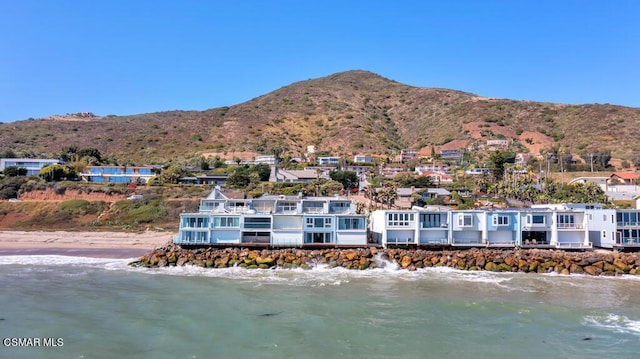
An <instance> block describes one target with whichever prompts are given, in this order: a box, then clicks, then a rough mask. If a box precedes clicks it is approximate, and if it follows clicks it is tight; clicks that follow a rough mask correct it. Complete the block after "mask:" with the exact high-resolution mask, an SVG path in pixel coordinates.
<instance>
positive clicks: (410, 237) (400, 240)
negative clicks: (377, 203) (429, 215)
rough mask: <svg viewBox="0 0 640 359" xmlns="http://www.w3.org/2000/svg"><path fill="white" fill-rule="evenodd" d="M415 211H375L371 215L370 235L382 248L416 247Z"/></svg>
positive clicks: (416, 216)
mask: <svg viewBox="0 0 640 359" xmlns="http://www.w3.org/2000/svg"><path fill="white" fill-rule="evenodd" d="M417 218H418V213H417V211H416V210H411V209H407V210H377V211H373V212H372V213H371V232H372V233H371V235H372V239H373V240H374V242H376V243H380V244H381V245H382V246H383V247H388V246H398V245H402V246H408V245H417V243H418V242H417V238H418V233H417V232H418V226H417V223H418V222H417Z"/></svg>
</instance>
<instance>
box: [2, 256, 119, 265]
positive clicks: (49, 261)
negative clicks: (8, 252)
mask: <svg viewBox="0 0 640 359" xmlns="http://www.w3.org/2000/svg"><path fill="white" fill-rule="evenodd" d="M129 262H131V259H113V258H94V257H75V256H61V255H18V256H0V265H31V266H57V265H65V266H74V265H79V266H82V265H90V266H96V265H98V266H101V265H117V266H120V265H123V264H124V265H126V264H127V263H129Z"/></svg>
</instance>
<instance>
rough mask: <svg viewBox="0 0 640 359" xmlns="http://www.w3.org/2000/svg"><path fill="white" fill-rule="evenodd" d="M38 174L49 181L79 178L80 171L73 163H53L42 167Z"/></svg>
mask: <svg viewBox="0 0 640 359" xmlns="http://www.w3.org/2000/svg"><path fill="white" fill-rule="evenodd" d="M38 176H39V177H40V178H42V179H44V180H45V181H47V182H53V181H60V180H64V179H67V180H70V179H75V178H78V173H77V172H76V170H75V168H74V167H73V166H71V165H61V164H52V165H48V166H44V167H42V169H41V170H40V173H38Z"/></svg>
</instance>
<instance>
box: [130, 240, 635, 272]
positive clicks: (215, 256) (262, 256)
mask: <svg viewBox="0 0 640 359" xmlns="http://www.w3.org/2000/svg"><path fill="white" fill-rule="evenodd" d="M390 262H391V263H397V266H398V268H400V269H404V270H410V271H412V270H416V269H419V268H425V267H450V268H455V269H459V270H486V271H493V272H533V273H551V272H555V273H559V274H587V275H594V276H598V275H602V276H615V275H622V274H631V275H636V274H638V275H640V255H639V254H638V253H617V252H609V251H588V252H567V251H560V250H543V249H510V250H500V249H484V248H482V249H478V248H474V249H468V250H437V251H431V250H423V249H379V248H373V247H372V248H355V249H340V248H330V249H297V248H286V249H262V250H255V249H249V248H197V249H190V248H182V247H180V246H178V245H173V244H167V245H165V246H163V247H160V248H157V249H155V250H153V251H151V252H149V253H147V254H145V255H144V256H143V257H141V258H140V259H139V260H137V261H134V262H132V263H131V265H132V266H138V267H148V268H153V267H167V266H184V265H195V266H199V267H207V268H227V267H234V266H238V267H245V268H263V269H268V268H311V267H313V266H316V265H326V266H328V267H343V268H347V269H357V270H364V269H369V268H379V267H384V266H386V265H389V263H390Z"/></svg>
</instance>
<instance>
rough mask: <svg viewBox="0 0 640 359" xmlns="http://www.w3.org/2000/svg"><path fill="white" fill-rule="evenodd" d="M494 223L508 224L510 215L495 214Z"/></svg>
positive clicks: (497, 224) (495, 224)
mask: <svg viewBox="0 0 640 359" xmlns="http://www.w3.org/2000/svg"><path fill="white" fill-rule="evenodd" d="M493 225H494V226H508V225H509V216H502V215H499V214H494V215H493Z"/></svg>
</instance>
